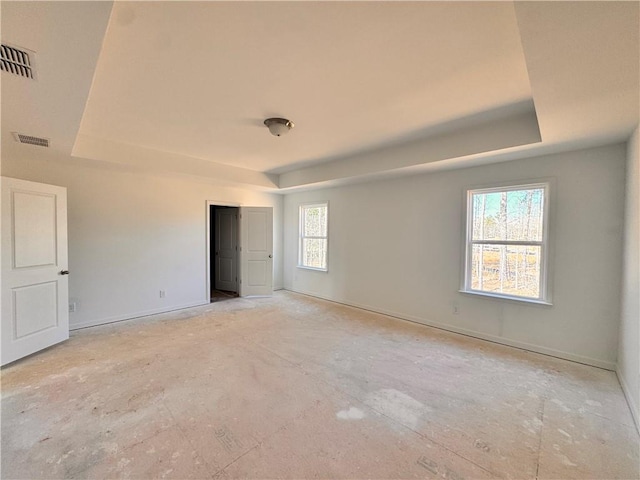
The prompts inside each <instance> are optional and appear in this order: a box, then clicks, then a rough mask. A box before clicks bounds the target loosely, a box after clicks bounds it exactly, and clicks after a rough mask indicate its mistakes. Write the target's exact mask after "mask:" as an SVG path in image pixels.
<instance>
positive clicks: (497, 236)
mask: <svg viewBox="0 0 640 480" xmlns="http://www.w3.org/2000/svg"><path fill="white" fill-rule="evenodd" d="M544 194H545V191H544V188H526V187H523V188H522V189H519V190H508V191H494V192H486V193H485V192H478V193H473V194H472V214H473V217H472V219H471V220H472V224H471V227H472V229H473V230H472V238H471V240H472V247H471V265H470V267H471V268H470V270H471V289H472V290H479V291H485V292H493V293H502V294H507V295H514V296H521V297H527V298H540V274H541V262H542V246H541V245H539V244H535V243H536V242H542V241H543V236H544V231H543V229H544V217H543V215H544ZM483 241H492V242H501V241H504V242H505V243H508V242H512V241H517V242H532V243H533V244H531V245H526V244H525V245H508V244H502V245H501V244H500V243H497V244H496V243H493V244H483V243H475V242H483Z"/></svg>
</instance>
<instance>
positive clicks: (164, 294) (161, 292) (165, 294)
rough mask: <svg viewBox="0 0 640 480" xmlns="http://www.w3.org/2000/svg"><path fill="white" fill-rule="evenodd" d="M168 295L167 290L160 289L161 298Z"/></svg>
mask: <svg viewBox="0 0 640 480" xmlns="http://www.w3.org/2000/svg"><path fill="white" fill-rule="evenodd" d="M166 296H167V292H165V291H164V290H160V298H164V297H166Z"/></svg>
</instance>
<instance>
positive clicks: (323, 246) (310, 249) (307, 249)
mask: <svg viewBox="0 0 640 480" xmlns="http://www.w3.org/2000/svg"><path fill="white" fill-rule="evenodd" d="M302 265H303V266H305V267H313V268H327V239H326V238H303V239H302Z"/></svg>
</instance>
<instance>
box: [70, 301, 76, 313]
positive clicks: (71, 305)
mask: <svg viewBox="0 0 640 480" xmlns="http://www.w3.org/2000/svg"><path fill="white" fill-rule="evenodd" d="M77 308H78V304H77V303H76V302H71V303H70V304H69V313H73V312H75V311H76V310H77Z"/></svg>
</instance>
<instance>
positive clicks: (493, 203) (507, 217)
mask: <svg viewBox="0 0 640 480" xmlns="http://www.w3.org/2000/svg"><path fill="white" fill-rule="evenodd" d="M472 208H473V218H472V228H473V232H472V233H473V239H474V240H520V241H542V238H543V237H542V234H543V231H542V228H543V214H544V189H542V188H534V189H526V190H511V191H508V192H491V193H474V194H473V195H472Z"/></svg>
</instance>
